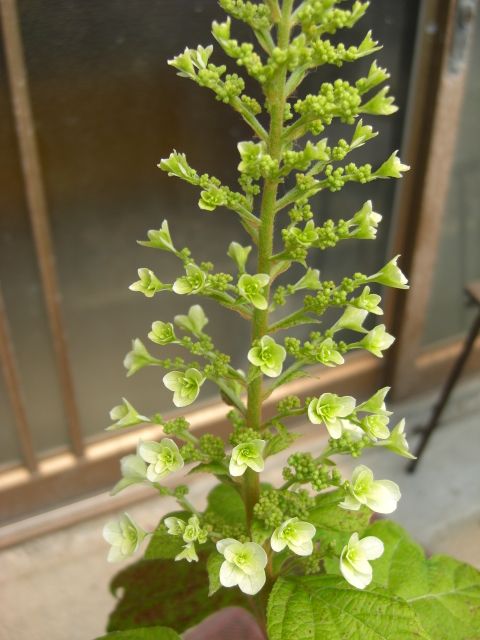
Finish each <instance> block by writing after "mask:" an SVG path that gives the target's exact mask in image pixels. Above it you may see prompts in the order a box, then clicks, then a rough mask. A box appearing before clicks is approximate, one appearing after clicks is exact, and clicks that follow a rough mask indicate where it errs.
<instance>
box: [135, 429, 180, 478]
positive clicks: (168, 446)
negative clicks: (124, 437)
mask: <svg viewBox="0 0 480 640" xmlns="http://www.w3.org/2000/svg"><path fill="white" fill-rule="evenodd" d="M138 455H139V456H140V457H141V458H142V460H145V462H148V467H147V479H148V480H150V482H158V481H159V480H161V479H162V478H165V476H168V475H169V474H170V473H173V472H174V471H178V470H179V469H181V468H182V467H183V465H184V462H183V458H182V456H181V455H180V451H179V450H178V447H177V445H176V444H175V442H174V441H173V440H170V438H163V440H161V441H160V442H153V441H144V440H140V442H139V444H138Z"/></svg>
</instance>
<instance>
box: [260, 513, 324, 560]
mask: <svg viewBox="0 0 480 640" xmlns="http://www.w3.org/2000/svg"><path fill="white" fill-rule="evenodd" d="M315 531H316V529H315V527H314V526H313V524H310V523H309V522H303V521H302V520H299V519H298V518H290V519H289V520H286V521H285V522H284V523H283V524H281V525H280V526H279V527H277V528H276V529H275V531H274V532H273V535H272V538H271V540H270V545H271V547H272V549H273V550H274V551H277V552H279V551H283V549H285V547H287V546H288V548H289V549H290V551H293V553H296V554H297V555H298V556H309V555H310V554H311V553H312V551H313V542H312V538H313V536H314V535H315Z"/></svg>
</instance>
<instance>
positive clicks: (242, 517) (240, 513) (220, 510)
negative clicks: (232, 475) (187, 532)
mask: <svg viewBox="0 0 480 640" xmlns="http://www.w3.org/2000/svg"><path fill="white" fill-rule="evenodd" d="M206 511H207V512H211V513H214V514H215V515H216V516H218V517H220V518H222V520H223V521H224V522H226V523H227V524H232V525H238V524H244V523H245V522H246V513H245V505H244V504H243V500H242V498H241V497H240V494H239V493H238V491H236V489H234V488H233V487H230V486H228V485H226V484H218V485H217V486H216V487H214V488H213V489H212V490H211V491H210V493H209V494H208V498H207V510H206Z"/></svg>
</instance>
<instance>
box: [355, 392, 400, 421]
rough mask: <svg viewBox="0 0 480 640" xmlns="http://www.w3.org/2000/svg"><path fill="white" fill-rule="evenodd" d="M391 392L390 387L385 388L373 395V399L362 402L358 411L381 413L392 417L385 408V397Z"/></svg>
mask: <svg viewBox="0 0 480 640" xmlns="http://www.w3.org/2000/svg"><path fill="white" fill-rule="evenodd" d="M389 391H390V387H383V388H382V389H379V390H378V391H377V392H376V393H374V394H373V396H372V397H371V398H369V399H368V400H366V401H365V402H362V404H359V405H358V407H357V411H367V412H368V413H381V414H382V415H384V416H390V415H392V412H391V411H387V409H386V406H385V396H386V395H387V393H388V392H389Z"/></svg>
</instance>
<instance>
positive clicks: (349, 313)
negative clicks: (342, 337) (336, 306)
mask: <svg viewBox="0 0 480 640" xmlns="http://www.w3.org/2000/svg"><path fill="white" fill-rule="evenodd" d="M367 316H368V311H365V310H364V309H358V308H357V307H352V306H350V305H349V306H347V308H346V309H345V311H344V312H343V314H342V316H341V317H340V318H339V319H338V320H337V322H336V323H335V324H334V325H333V327H332V331H335V332H336V331H341V330H342V329H350V330H351V331H357V332H358V333H367V330H366V329H365V328H364V327H363V323H364V322H365V318H366V317H367Z"/></svg>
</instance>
